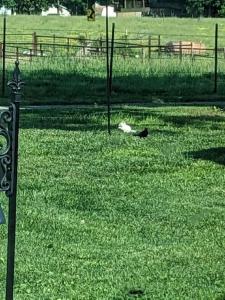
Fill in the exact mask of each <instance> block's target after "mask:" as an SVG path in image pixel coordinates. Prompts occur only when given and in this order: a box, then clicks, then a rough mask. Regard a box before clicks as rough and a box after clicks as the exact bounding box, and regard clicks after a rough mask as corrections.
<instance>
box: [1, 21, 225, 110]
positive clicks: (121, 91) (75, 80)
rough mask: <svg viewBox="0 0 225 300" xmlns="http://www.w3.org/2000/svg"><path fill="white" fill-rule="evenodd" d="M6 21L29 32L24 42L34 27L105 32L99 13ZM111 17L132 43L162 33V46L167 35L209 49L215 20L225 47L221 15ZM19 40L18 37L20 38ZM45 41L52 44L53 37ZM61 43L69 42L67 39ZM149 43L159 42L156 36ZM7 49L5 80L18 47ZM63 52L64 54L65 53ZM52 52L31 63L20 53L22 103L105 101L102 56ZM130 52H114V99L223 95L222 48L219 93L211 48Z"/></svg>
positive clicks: (73, 33) (49, 31) (41, 31)
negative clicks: (176, 53)
mask: <svg viewBox="0 0 225 300" xmlns="http://www.w3.org/2000/svg"><path fill="white" fill-rule="evenodd" d="M7 20H8V21H7V30H8V33H10V34H17V33H23V34H27V35H26V36H25V37H24V39H25V41H27V42H31V40H32V38H31V33H32V32H34V31H35V32H36V33H37V35H50V36H51V37H52V36H53V34H56V36H70V37H79V36H84V35H86V36H87V37H88V38H92V39H96V40H98V39H99V38H100V36H102V35H103V36H104V32H105V19H104V18H101V17H97V20H96V21H95V22H88V21H87V20H86V17H71V18H60V17H40V16H12V17H9V18H8V19H7ZM112 22H115V26H116V33H115V37H116V38H121V36H124V34H125V32H127V33H128V41H132V42H135V41H133V40H132V39H133V38H134V39H135V38H143V39H145V41H143V43H145V44H146V43H147V37H148V36H149V34H151V35H152V36H153V37H157V35H158V34H160V35H161V45H164V44H165V43H166V42H167V41H169V40H173V41H179V40H183V41H184V40H188V41H193V42H200V41H201V42H203V43H205V45H206V46H207V47H210V49H212V48H213V47H214V43H215V41H214V27H215V23H218V24H219V48H224V45H225V40H224V36H225V35H224V34H225V21H224V20H223V19H210V18H205V19H204V18H203V19H200V20H197V19H187V18H181V19H179V18H151V17H143V18H113V19H110V20H109V28H110V30H111V23H112ZM28 24H29V26H28ZM1 26H2V22H0V30H1ZM18 39H19V40H18V41H22V38H21V37H18ZM40 39H44V38H40ZM40 39H39V41H40ZM12 41H15V36H13V35H9V36H8V37H7V42H12ZM42 41H44V40H42ZM48 42H51V43H52V42H53V38H51V39H50V40H48ZM58 42H60V43H62V40H61V39H60V40H57V39H56V43H58ZM136 42H137V41H136ZM64 43H67V41H66V40H65V41H64ZM71 43H72V42H71ZM138 43H141V41H138ZM78 44H79V43H78V42H77V41H75V42H74V45H75V46H77V45H78ZM153 44H157V41H155V42H153ZM24 47H25V46H24ZM26 47H28V46H26ZM29 47H30V46H29ZM45 47H47V48H48V46H44V45H43V48H42V49H44V50H43V51H44V52H45V51H47V50H45ZM10 49H11V48H10ZM56 50H57V49H56ZM10 51H12V52H13V53H12V55H14V58H12V59H10V60H7V63H6V68H7V79H10V78H11V71H12V68H13V62H14V59H15V53H16V49H11V50H10ZM21 51H22V50H21ZM51 51H52V50H51ZM65 51H66V52H65ZM115 51H116V52H115V53H118V51H124V50H121V49H120V50H118V49H116V50H115ZM61 52H62V53H64V54H63V56H62V53H61ZM46 53H48V52H46ZM56 53H57V54H58V56H59V57H49V56H47V57H44V58H40V57H39V58H35V59H32V61H31V62H29V59H28V58H24V57H20V65H21V72H22V75H23V78H24V79H25V81H26V87H25V89H24V94H25V100H24V103H25V104H50V103H52V104H60V103H68V104H70V103H72V104H76V103H83V104H85V103H91V104H93V103H95V102H96V103H105V98H106V80H105V78H106V62H105V58H104V57H103V58H100V57H95V58H93V57H81V58H78V57H77V56H76V53H77V49H75V48H71V49H70V50H69V52H67V48H66V49H64V52H63V51H62V49H61V50H57V51H56ZM67 54H69V57H67ZM130 54H131V57H125V58H123V57H114V65H113V93H112V97H113V99H112V101H113V102H114V103H123V102H132V103H134V102H147V103H149V102H151V101H152V100H155V99H158V98H160V99H163V100H165V101H171V100H174V101H177V100H179V101H180V100H185V101H189V100H194V99H200V98H204V99H207V98H211V99H213V98H214V99H218V98H219V99H222V100H223V99H224V93H225V89H224V72H225V64H224V53H223V52H220V53H219V65H218V91H217V94H214V53H213V52H212V51H209V52H208V54H209V56H210V57H207V58H201V57H200V58H199V57H196V58H195V59H194V60H192V59H191V58H190V57H189V58H187V57H183V60H182V62H181V61H180V60H179V57H170V56H168V55H165V54H163V55H162V56H161V59H159V58H158V54H157V53H156V52H152V58H151V59H148V49H147V48H145V58H142V49H141V48H140V49H135V50H134V49H133V50H132V53H130ZM135 55H137V56H139V57H135Z"/></svg>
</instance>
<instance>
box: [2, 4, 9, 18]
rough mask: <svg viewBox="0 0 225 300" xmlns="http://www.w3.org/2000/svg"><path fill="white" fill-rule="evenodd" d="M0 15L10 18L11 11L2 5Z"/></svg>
mask: <svg viewBox="0 0 225 300" xmlns="http://www.w3.org/2000/svg"><path fill="white" fill-rule="evenodd" d="M0 15H7V16H11V15H12V10H11V9H10V8H7V7H5V6H4V5H3V6H2V7H0Z"/></svg>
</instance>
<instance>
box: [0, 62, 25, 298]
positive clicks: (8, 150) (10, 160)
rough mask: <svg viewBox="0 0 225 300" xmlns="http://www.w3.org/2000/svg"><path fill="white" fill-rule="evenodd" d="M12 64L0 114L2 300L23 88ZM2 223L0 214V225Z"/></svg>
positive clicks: (10, 258) (11, 247)
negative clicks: (4, 205) (4, 235)
mask: <svg viewBox="0 0 225 300" xmlns="http://www.w3.org/2000/svg"><path fill="white" fill-rule="evenodd" d="M15 65H16V66H15V69H14V72H13V79H12V80H11V81H9V82H8V86H9V87H10V88H11V103H10V105H9V108H8V109H6V110H4V111H2V112H0V136H1V138H3V140H4V141H5V143H4V146H3V147H2V148H1V149H0V191H3V192H5V193H6V196H7V197H8V199H9V209H8V247H7V275H6V300H12V299H13V286H14V263H15V239H16V194H17V165H18V134H19V108H20V101H21V88H22V85H23V82H22V81H21V77H20V70H19V62H18V61H16V63H15ZM1 212H2V210H1ZM4 221H5V220H4V214H3V212H2V223H3V222H4Z"/></svg>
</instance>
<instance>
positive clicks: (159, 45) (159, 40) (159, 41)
mask: <svg viewBox="0 0 225 300" xmlns="http://www.w3.org/2000/svg"><path fill="white" fill-rule="evenodd" d="M160 56H161V36H160V34H159V35H158V57H160Z"/></svg>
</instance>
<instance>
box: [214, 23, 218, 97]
mask: <svg viewBox="0 0 225 300" xmlns="http://www.w3.org/2000/svg"><path fill="white" fill-rule="evenodd" d="M217 79H218V24H216V26H215V66H214V93H217Z"/></svg>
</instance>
